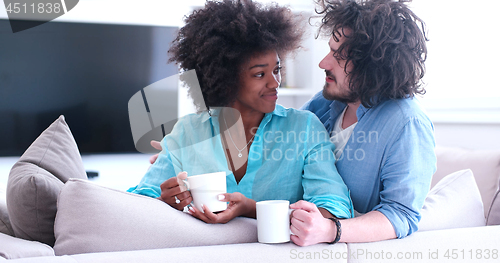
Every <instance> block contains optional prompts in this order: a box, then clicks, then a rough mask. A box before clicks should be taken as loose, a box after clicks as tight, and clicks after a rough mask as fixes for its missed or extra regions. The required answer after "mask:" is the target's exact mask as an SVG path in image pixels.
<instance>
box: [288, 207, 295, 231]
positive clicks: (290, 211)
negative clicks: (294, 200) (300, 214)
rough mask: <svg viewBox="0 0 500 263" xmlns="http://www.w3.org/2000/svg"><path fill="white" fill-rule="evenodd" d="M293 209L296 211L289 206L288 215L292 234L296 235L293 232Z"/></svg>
mask: <svg viewBox="0 0 500 263" xmlns="http://www.w3.org/2000/svg"><path fill="white" fill-rule="evenodd" d="M293 211H295V209H291V208H288V217H289V218H290V235H294V236H295V234H294V233H293V232H292V222H291V220H292V213H293Z"/></svg>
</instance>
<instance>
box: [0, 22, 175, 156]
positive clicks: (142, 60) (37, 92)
mask: <svg viewBox="0 0 500 263" xmlns="http://www.w3.org/2000/svg"><path fill="white" fill-rule="evenodd" d="M24 23H33V22H30V21H25V22H24ZM176 31H177V28H175V27H166V26H138V25H114V24H91V23H69V22H49V23H45V24H43V25H40V26H37V27H34V28H31V29H28V30H25V31H21V32H18V33H12V30H11V27H10V24H9V21H8V20H5V19H0V156H18V155H21V154H22V153H23V152H24V151H25V150H26V149H27V148H28V147H29V145H30V144H31V143H32V142H33V141H34V140H35V139H36V137H37V136H38V135H39V134H40V133H41V132H42V131H43V130H44V129H46V128H47V127H48V126H49V125H50V124H51V123H52V122H53V121H54V120H56V119H57V117H58V116H59V115H64V116H65V118H66V122H67V123H68V125H69V127H70V129H71V131H72V133H73V136H74V138H75V140H76V143H77V144H78V147H79V149H80V152H81V153H82V154H94V153H127V152H137V151H136V149H135V146H134V141H133V138H132V132H131V128H130V123H129V116H128V101H129V99H130V98H131V97H132V96H133V95H134V94H135V93H137V92H140V91H141V89H143V88H144V87H146V86H148V85H149V84H152V83H154V82H156V81H158V80H161V79H164V78H166V77H169V76H172V75H174V74H177V73H178V70H177V67H176V66H175V65H173V64H169V63H167V60H168V55H167V50H168V48H169V46H170V43H171V41H172V40H173V39H174V37H175V34H176ZM173 92H175V94H176V90H175V91H173ZM165 103H169V104H175V105H176V104H177V96H172V98H171V101H165ZM175 108H176V107H175ZM165 114H171V115H172V117H171V119H175V118H176V117H177V112H175V111H173V112H166V113H165Z"/></svg>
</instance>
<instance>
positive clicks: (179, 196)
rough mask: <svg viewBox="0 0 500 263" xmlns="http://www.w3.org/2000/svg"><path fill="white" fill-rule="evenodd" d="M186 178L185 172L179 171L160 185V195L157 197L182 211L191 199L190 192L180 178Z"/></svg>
mask: <svg viewBox="0 0 500 263" xmlns="http://www.w3.org/2000/svg"><path fill="white" fill-rule="evenodd" d="M186 178H187V173H186V172H180V173H179V174H178V175H177V176H176V177H172V178H170V179H168V180H166V181H165V182H163V183H162V184H161V185H160V188H161V195H160V197H158V199H160V200H162V201H163V202H165V203H167V204H169V205H170V206H171V207H173V208H175V209H177V210H180V211H182V210H183V209H184V207H185V206H187V205H188V204H190V203H191V202H192V201H193V198H192V197H191V192H189V191H187V188H186V187H185V186H184V183H183V182H182V180H185V179H186Z"/></svg>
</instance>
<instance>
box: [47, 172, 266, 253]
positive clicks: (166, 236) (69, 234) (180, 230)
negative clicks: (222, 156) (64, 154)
mask: <svg viewBox="0 0 500 263" xmlns="http://www.w3.org/2000/svg"><path fill="white" fill-rule="evenodd" d="M256 223H257V222H256V220H255V219H250V218H235V219H233V220H231V221H230V222H229V223H227V224H206V223H204V222H202V221H200V220H198V219H196V218H194V217H192V216H191V215H189V214H187V213H183V212H181V211H178V210H175V209H173V208H172V207H170V206H169V205H167V204H166V203H164V202H162V201H160V200H157V199H154V198H150V197H146V196H141V195H136V194H132V193H127V192H122V191H119V190H115V189H110V188H106V187H103V186H98V185H96V184H94V183H92V182H88V181H85V180H80V179H70V180H69V181H68V182H67V183H66V185H65V186H64V187H63V189H62V191H61V194H60V196H59V199H58V207H57V215H56V220H55V228H54V232H55V236H56V242H55V245H54V251H55V253H56V254H57V255H66V254H79V253H89V252H105V251H126V250H140V249H157V248H171V247H184V246H206V245H222V244H234V243H249V242H257V224H256Z"/></svg>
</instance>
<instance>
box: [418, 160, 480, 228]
mask: <svg viewBox="0 0 500 263" xmlns="http://www.w3.org/2000/svg"><path fill="white" fill-rule="evenodd" d="M421 215H422V219H421V220H420V223H419V231H428V230H437V229H449V228H463V227H475V226H484V225H485V218H484V209H483V203H482V201H481V195H480V193H479V190H478V188H477V185H476V181H475V180H474V175H473V174H472V171H471V170H462V171H458V172H454V173H452V174H450V175H448V176H446V177H444V178H443V179H442V180H441V181H439V182H438V183H437V184H436V185H435V186H434V187H433V188H432V189H431V190H430V191H429V194H428V195H427V197H426V199H425V202H424V206H423V208H422V212H421Z"/></svg>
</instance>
